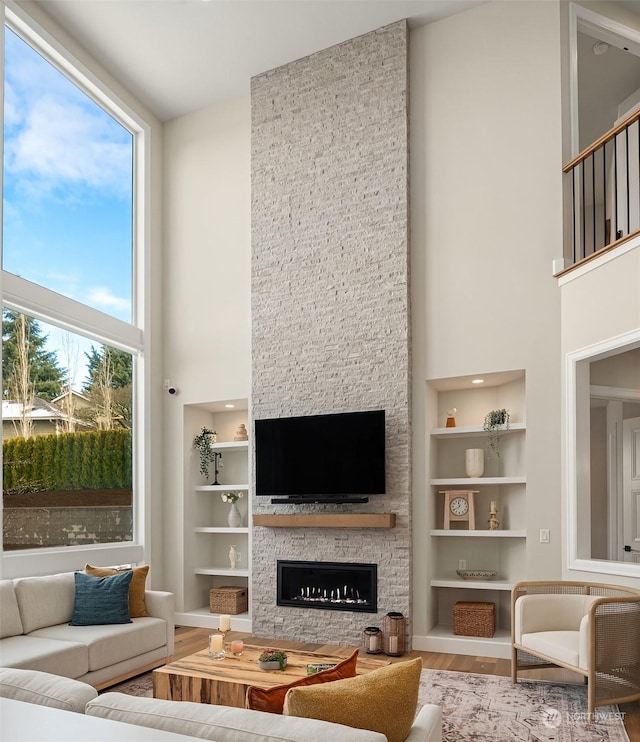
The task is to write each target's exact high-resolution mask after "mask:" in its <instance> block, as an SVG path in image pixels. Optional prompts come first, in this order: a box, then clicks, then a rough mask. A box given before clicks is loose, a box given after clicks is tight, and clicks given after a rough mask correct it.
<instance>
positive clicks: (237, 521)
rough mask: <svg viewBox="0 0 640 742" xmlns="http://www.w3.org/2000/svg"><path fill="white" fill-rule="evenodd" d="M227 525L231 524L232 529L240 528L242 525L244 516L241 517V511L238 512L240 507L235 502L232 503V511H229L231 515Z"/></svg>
mask: <svg viewBox="0 0 640 742" xmlns="http://www.w3.org/2000/svg"><path fill="white" fill-rule="evenodd" d="M227 523H228V524H229V527H230V528H240V525H241V524H242V516H241V515H240V511H239V510H238V506H237V505H236V504H235V502H232V503H231V509H230V510H229V515H228V516H227Z"/></svg>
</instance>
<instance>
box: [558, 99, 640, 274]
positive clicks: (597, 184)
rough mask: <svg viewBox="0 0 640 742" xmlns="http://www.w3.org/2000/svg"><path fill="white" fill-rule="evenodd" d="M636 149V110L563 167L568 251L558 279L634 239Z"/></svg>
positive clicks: (639, 149)
mask: <svg viewBox="0 0 640 742" xmlns="http://www.w3.org/2000/svg"><path fill="white" fill-rule="evenodd" d="M639 144H640V109H639V110H637V111H635V112H633V113H632V114H630V115H629V116H628V117H627V118H625V119H624V120H623V121H621V122H620V123H619V124H618V125H617V126H615V127H614V128H613V129H611V130H610V131H608V132H606V133H605V134H603V135H602V136H601V137H600V138H599V139H598V140H597V141H595V142H594V143H593V144H592V145H591V146H589V147H587V148H586V149H585V150H583V151H582V152H581V153H580V154H579V155H577V156H576V157H574V158H573V160H571V162H568V163H567V164H566V165H565V166H564V167H563V172H564V173H565V176H564V177H565V199H566V201H565V203H567V204H568V205H569V208H568V209H567V212H566V215H565V220H566V222H567V241H568V245H567V247H566V248H565V263H566V267H565V268H564V270H563V271H561V272H560V273H558V274H557V275H558V276H560V275H563V274H564V273H566V272H568V271H571V270H572V269H574V268H575V267H577V266H579V265H582V264H584V263H585V262H587V261H589V260H592V259H593V258H595V257H598V256H600V255H602V254H604V253H605V252H607V251H609V250H613V249H614V248H616V247H618V246H619V245H622V244H623V243H625V242H627V241H628V240H630V239H632V238H633V237H635V236H637V235H639V234H640V187H639V186H640V146H639Z"/></svg>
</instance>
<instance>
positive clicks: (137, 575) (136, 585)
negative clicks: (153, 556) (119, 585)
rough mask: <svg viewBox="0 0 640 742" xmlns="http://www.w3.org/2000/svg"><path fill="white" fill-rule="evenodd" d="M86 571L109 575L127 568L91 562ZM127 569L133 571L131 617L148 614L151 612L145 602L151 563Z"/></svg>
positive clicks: (97, 575) (85, 568) (85, 566)
mask: <svg viewBox="0 0 640 742" xmlns="http://www.w3.org/2000/svg"><path fill="white" fill-rule="evenodd" d="M84 571H85V573H86V574H88V575H91V576H92V577H109V576H111V575H118V574H122V573H123V572H124V571H125V570H118V569H113V568H112V567H92V566H91V565H90V564H85V565H84ZM127 571H131V572H133V577H132V578H131V583H130V584H129V615H130V616H131V618H142V617H145V616H148V615H149V613H148V612H147V606H146V605H145V602H144V592H145V583H146V580H147V574H148V573H149V565H148V564H144V565H142V566H140V567H134V568H133V569H132V570H127Z"/></svg>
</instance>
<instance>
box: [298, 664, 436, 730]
mask: <svg viewBox="0 0 640 742" xmlns="http://www.w3.org/2000/svg"><path fill="white" fill-rule="evenodd" d="M421 672H422V660H421V659H420V657H416V658H415V659H413V660H407V661H406V662H397V663H396V664H393V665H389V666H388V667H381V668H380V669H379V670H373V671H372V672H370V673H367V674H366V675H358V677H355V678H347V679H346V680H336V681H335V682H333V683H323V684H322V685H313V686H310V687H307V688H291V690H289V691H288V692H287V695H286V697H285V702H284V713H285V714H288V715H291V716H304V717H306V718H312V719H324V720H325V721H332V722H334V723H337V724H345V725H348V726H353V727H358V728H359V729H370V730H372V731H375V732H380V733H381V734H384V735H385V736H386V737H387V739H388V740H389V742H404V740H405V739H406V737H407V736H408V734H409V732H410V731H411V724H412V722H413V718H414V716H415V713H416V707H417V704H418V686H419V684H420V673H421Z"/></svg>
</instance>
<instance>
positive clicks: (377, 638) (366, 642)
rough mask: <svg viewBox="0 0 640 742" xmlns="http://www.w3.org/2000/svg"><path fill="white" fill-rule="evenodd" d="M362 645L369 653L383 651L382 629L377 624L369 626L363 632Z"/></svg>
mask: <svg viewBox="0 0 640 742" xmlns="http://www.w3.org/2000/svg"><path fill="white" fill-rule="evenodd" d="M362 647H363V649H364V651H365V652H366V653H367V654H380V652H382V631H381V630H380V629H379V628H378V627H377V626H367V628H366V629H365V630H364V631H363V632H362Z"/></svg>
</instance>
